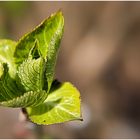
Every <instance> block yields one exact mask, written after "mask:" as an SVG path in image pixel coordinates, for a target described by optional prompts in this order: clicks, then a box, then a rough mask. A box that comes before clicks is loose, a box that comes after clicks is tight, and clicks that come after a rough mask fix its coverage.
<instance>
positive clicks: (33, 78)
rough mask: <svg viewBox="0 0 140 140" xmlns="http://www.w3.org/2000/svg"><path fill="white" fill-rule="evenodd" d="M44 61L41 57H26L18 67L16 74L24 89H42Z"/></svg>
mask: <svg viewBox="0 0 140 140" xmlns="http://www.w3.org/2000/svg"><path fill="white" fill-rule="evenodd" d="M44 70H45V62H44V59H43V58H42V57H40V58H38V59H31V58H28V59H27V60H25V61H24V62H23V63H22V64H21V65H20V66H19V68H18V76H19V79H20V82H21V84H22V85H23V87H24V88H25V90H26V91H37V90H42V89H43V86H44Z"/></svg>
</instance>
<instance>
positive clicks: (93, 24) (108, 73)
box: [0, 1, 140, 138]
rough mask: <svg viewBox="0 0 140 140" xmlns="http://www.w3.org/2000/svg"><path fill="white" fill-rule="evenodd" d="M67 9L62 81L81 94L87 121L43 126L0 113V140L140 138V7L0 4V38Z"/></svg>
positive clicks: (15, 111)
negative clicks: (3, 139) (15, 139)
mask: <svg viewBox="0 0 140 140" xmlns="http://www.w3.org/2000/svg"><path fill="white" fill-rule="evenodd" d="M59 9H61V10H62V11H63V14H64V17H65V30H64V36H63V39H62V42H61V48H60V53H59V56H58V61H57V65H56V75H55V76H56V78H57V79H59V80H60V81H70V82H72V83H73V84H74V85H75V86H76V87H77V88H78V89H79V90H80V92H81V98H82V115H83V119H84V121H83V122H81V121H73V122H68V123H63V124H57V125H50V126H37V125H34V124H32V123H30V122H24V121H22V117H23V116H22V114H21V113H20V109H9V108H3V107H0V138H140V2H97V1H96V2H95V1H93V2H47V1H46V2H37V1H36V2H33V1H32V2H28V1H22V2H0V38H8V39H13V40H16V41H17V40H18V39H19V38H20V37H21V36H22V35H24V34H25V33H27V32H28V31H31V30H32V29H33V28H34V27H35V26H36V25H38V24H39V23H40V22H41V21H42V20H43V19H45V18H46V17H48V16H49V15H50V14H51V13H54V12H56V11H58V10H59Z"/></svg>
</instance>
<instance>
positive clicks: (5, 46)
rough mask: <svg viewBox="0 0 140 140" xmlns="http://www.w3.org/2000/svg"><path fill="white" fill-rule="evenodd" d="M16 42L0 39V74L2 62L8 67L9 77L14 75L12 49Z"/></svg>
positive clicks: (14, 66)
mask: <svg viewBox="0 0 140 140" xmlns="http://www.w3.org/2000/svg"><path fill="white" fill-rule="evenodd" d="M15 46H16V42H15V41H11V40H6V39H0V63H1V67H0V68H1V69H0V72H1V75H2V69H3V68H2V64H3V63H6V64H8V67H9V74H10V76H11V77H15V74H16V65H15V63H14V57H13V55H14V51H15Z"/></svg>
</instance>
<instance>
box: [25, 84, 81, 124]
mask: <svg viewBox="0 0 140 140" xmlns="http://www.w3.org/2000/svg"><path fill="white" fill-rule="evenodd" d="M26 110H27V113H28V117H29V119H30V120H31V121H32V122H34V123H37V124H44V125H49V124H54V123H62V122H66V121H70V120H77V119H79V120H81V114H80V94H79V91H78V90H77V89H76V88H75V87H74V86H73V85H72V84H70V83H68V82H66V83H64V84H60V85H59V86H58V87H56V88H54V89H53V91H52V92H51V93H50V94H49V95H48V98H47V99H46V100H45V103H44V104H41V105H39V106H37V107H28V108H26Z"/></svg>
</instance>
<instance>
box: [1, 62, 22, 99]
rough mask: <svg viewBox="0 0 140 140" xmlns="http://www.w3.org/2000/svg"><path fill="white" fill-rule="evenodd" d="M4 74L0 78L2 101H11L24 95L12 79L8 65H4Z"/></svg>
mask: <svg viewBox="0 0 140 140" xmlns="http://www.w3.org/2000/svg"><path fill="white" fill-rule="evenodd" d="M2 67H3V74H2V76H1V77H0V101H7V100H11V99H13V98H15V97H17V96H20V95H22V92H21V91H22V90H21V89H19V88H18V85H17V83H16V81H15V80H14V79H13V78H11V76H10V75H9V73H8V71H9V69H8V66H7V64H5V63H4V64H3V65H2Z"/></svg>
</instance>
